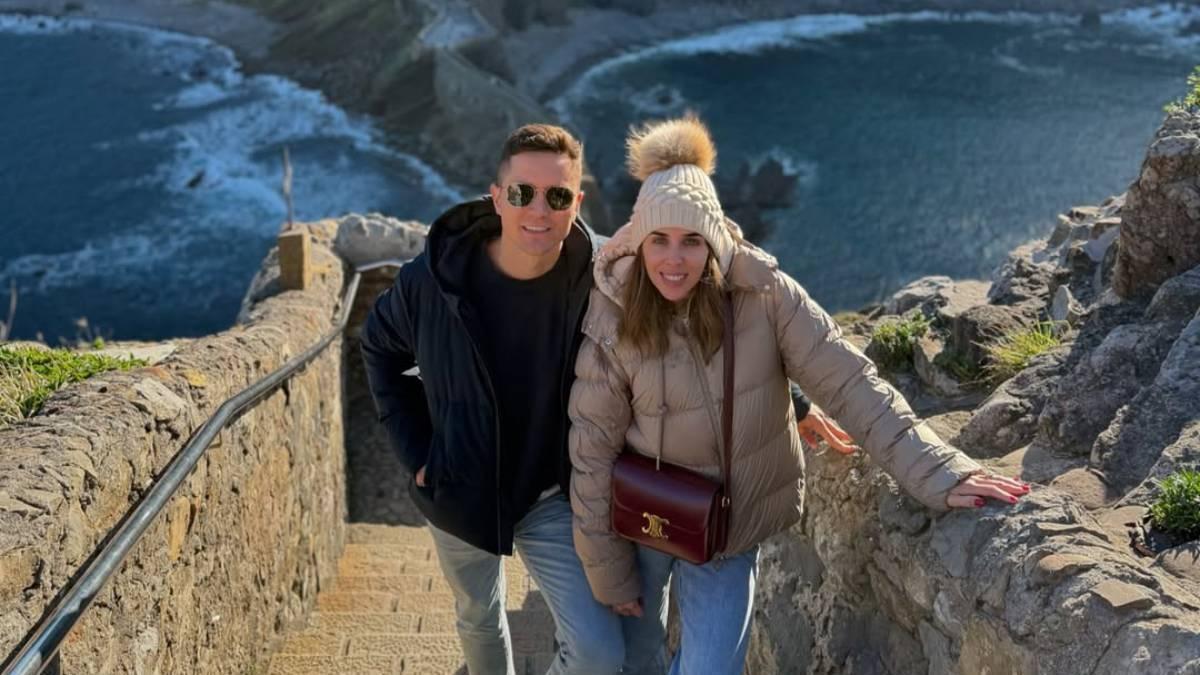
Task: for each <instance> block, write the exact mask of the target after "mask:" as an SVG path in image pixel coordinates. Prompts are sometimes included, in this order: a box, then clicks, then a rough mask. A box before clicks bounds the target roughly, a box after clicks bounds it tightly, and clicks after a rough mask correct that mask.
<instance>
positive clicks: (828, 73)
mask: <svg viewBox="0 0 1200 675" xmlns="http://www.w3.org/2000/svg"><path fill="white" fill-rule="evenodd" d="M1194 14H1195V12H1194V11H1193V10H1188V11H1187V12H1186V13H1185V12H1180V13H1172V12H1165V11H1161V10H1160V11H1157V12H1156V11H1154V10H1140V11H1135V12H1125V13H1121V14H1113V15H1107V16H1105V17H1104V21H1103V23H1102V25H1100V26H1099V27H1095V28H1083V27H1081V26H1080V24H1079V22H1078V21H1077V20H1076V19H1074V18H1066V17H1049V18H1046V17H1037V18H1035V17H1030V16H1023V15H1017V14H1012V15H983V14H968V15H958V16H950V15H942V14H933V13H928V14H918V15H908V16H892V17H881V18H873V19H862V18H859V17H852V16H826V17H811V18H802V19H794V20H789V21H782V22H772V23H763V24H757V25H750V26H744V27H739V28H736V29H732V30H727V31H722V32H720V33H716V34H713V35H708V36H702V37H699V38H694V39H688V40H682V41H679V42H675V43H670V44H667V45H663V46H660V47H657V48H654V49H650V50H646V51H643V52H640V53H633V54H630V55H627V56H625V57H622V58H619V59H617V60H615V61H613V62H610V63H607V64H603V65H601V66H600V67H598V68H596V69H594V70H593V71H592V72H591V73H589V75H588V76H587V77H585V78H583V79H582V80H581V81H580V82H579V83H577V84H576V86H575V87H574V88H573V89H571V90H570V91H568V92H567V93H566V94H565V95H564V96H562V97H561V98H559V99H558V100H557V101H556V106H557V107H558V108H559V109H560V110H561V111H562V112H564V113H565V114H566V115H567V116H568V117H569V118H570V120H571V122H572V123H573V124H574V125H575V126H576V127H578V128H579V129H581V130H582V132H583V134H584V136H585V142H586V143H587V146H588V156H589V159H590V160H591V162H592V169H593V171H594V172H595V173H597V174H598V175H599V176H601V177H610V176H612V175H613V174H614V173H619V172H620V171H621V165H622V163H623V160H624V155H623V153H624V148H623V147H622V144H621V143H620V142H619V141H618V139H620V138H622V135H623V134H624V132H625V130H626V129H627V128H628V126H629V125H630V124H631V123H634V122H641V121H644V120H646V119H652V118H655V117H663V116H668V115H675V114H679V113H681V112H683V111H685V110H688V109H690V110H694V111H697V112H698V113H699V114H700V115H701V117H702V118H703V119H704V120H705V121H706V122H707V123H708V124H709V126H710V128H711V130H712V132H713V136H714V139H715V141H716V144H717V151H718V161H717V164H718V168H717V172H718V174H719V173H720V172H721V171H722V170H725V171H736V170H737V169H738V167H739V165H740V164H742V163H743V162H745V161H749V162H751V163H752V164H758V163H761V162H762V160H763V159H765V158H768V157H773V158H775V159H778V160H779V161H781V162H782V163H783V164H784V165H785V166H787V167H790V169H791V171H792V172H793V173H796V174H798V175H799V176H800V177H801V179H800V181H799V183H798V187H797V189H796V194H795V195H794V199H795V201H794V204H793V205H792V206H791V207H788V208H782V209H776V210H774V211H768V212H766V219H767V220H768V221H769V222H770V223H771V224H772V225H773V226H774V228H773V233H772V234H771V235H769V236H768V237H767V238H766V239H765V240H764V241H761V242H759V243H760V244H762V245H763V246H764V247H765V248H766V249H768V250H769V251H770V252H772V253H773V254H775V255H776V256H777V257H778V258H779V260H780V263H781V266H782V267H783V269H784V270H786V271H787V272H789V273H790V274H792V275H793V276H794V277H796V278H797V279H798V280H799V281H800V282H801V283H802V284H803V285H804V286H805V287H806V288H807V289H808V290H809V292H810V293H812V295H813V296H814V297H815V298H816V299H817V300H818V301H820V302H821V303H822V304H823V305H824V306H825V307H826V308H828V309H830V310H831V311H833V310H841V309H853V308H857V307H860V306H862V305H864V304H866V303H868V302H872V301H876V300H878V299H880V298H883V297H886V295H888V294H890V293H892V292H894V291H895V290H896V289H898V288H899V287H901V286H902V285H904V284H905V283H907V282H908V281H911V280H913V279H915V278H917V277H920V276H924V275H929V274H946V275H950V276H952V277H974V278H986V277H987V276H988V275H989V274H990V273H991V271H992V270H993V269H994V267H995V266H996V264H997V263H998V262H1000V261H1001V260H1002V259H1003V257H1004V256H1005V255H1006V254H1007V253H1008V252H1009V251H1010V250H1011V249H1013V248H1014V247H1016V246H1017V245H1019V244H1020V243H1022V242H1024V241H1027V240H1029V239H1031V238H1034V237H1042V236H1046V235H1047V234H1049V232H1050V230H1051V229H1052V228H1053V226H1054V223H1055V215H1056V214H1057V213H1061V212H1063V211H1065V210H1066V209H1068V208H1070V207H1071V206H1073V205H1079V204H1099V203H1100V202H1101V201H1103V200H1104V199H1105V198H1107V197H1108V196H1110V195H1113V194H1118V193H1121V192H1123V191H1125V189H1126V188H1127V187H1128V185H1129V184H1130V182H1131V181H1132V180H1133V179H1134V178H1135V177H1136V175H1137V173H1138V170H1139V167H1140V165H1141V161H1142V158H1143V157H1144V155H1145V152H1146V148H1147V145H1148V144H1149V141H1150V140H1151V138H1152V137H1153V134H1154V132H1155V130H1156V129H1157V127H1158V125H1159V124H1160V123H1161V121H1162V119H1163V116H1164V115H1163V105H1164V104H1165V103H1167V102H1168V101H1170V100H1172V99H1174V98H1177V97H1179V96H1181V95H1182V93H1183V91H1184V87H1185V80H1186V77H1187V75H1188V73H1189V72H1191V69H1192V67H1193V66H1194V65H1196V64H1198V63H1200V41H1198V40H1200V38H1197V37H1196V36H1192V37H1186V36H1180V35H1179V34H1178V33H1179V32H1180V31H1179V27H1180V26H1184V25H1187V24H1188V23H1189V22H1190V21H1192V20H1194V19H1195V17H1194V16H1193V15H1194ZM602 186H603V187H605V188H606V189H607V188H609V187H611V186H612V181H611V180H609V182H608V183H604V184H602ZM621 215H627V214H621Z"/></svg>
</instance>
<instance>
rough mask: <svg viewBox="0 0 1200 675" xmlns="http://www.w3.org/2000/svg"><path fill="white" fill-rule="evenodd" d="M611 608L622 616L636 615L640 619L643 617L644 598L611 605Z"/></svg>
mask: <svg viewBox="0 0 1200 675" xmlns="http://www.w3.org/2000/svg"><path fill="white" fill-rule="evenodd" d="M608 608H609V609H611V610H612V611H614V612H616V613H617V614H620V615H621V616H636V617H638V618H639V619H640V618H641V617H642V599H641V598H638V599H637V600H632V601H630V602H623V603H621V604H619V605H609V606H608Z"/></svg>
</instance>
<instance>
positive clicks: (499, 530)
mask: <svg viewBox="0 0 1200 675" xmlns="http://www.w3.org/2000/svg"><path fill="white" fill-rule="evenodd" d="M458 320H459V321H461V322H462V324H463V332H465V333H466V334H467V342H470V343H471V349H472V350H474V352H475V358H476V360H478V361H479V367H480V369H481V370H483V381H484V382H486V383H487V386H488V393H489V394H491V395H492V418H493V421H494V425H495V428H496V549H497V550H498V551H499V552H500V554H501V555H503V554H504V524H503V522H502V521H503V518H504V515H503V513H502V511H503V509H501V508H500V446H501V442H500V399H499V397H498V396H496V387H495V385H494V384H492V374H491V372H490V371H488V367H487V361H485V360H484V359H483V352H481V351H479V344H478V343H476V342H475V336H474V335H472V334H471V327H470V326H468V325H467V322H466V321H463V318H462V315H461V314H459V317H458Z"/></svg>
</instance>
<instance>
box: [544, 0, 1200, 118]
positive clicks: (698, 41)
mask: <svg viewBox="0 0 1200 675" xmlns="http://www.w3.org/2000/svg"><path fill="white" fill-rule="evenodd" d="M1101 18H1102V21H1103V23H1104V24H1106V25H1124V26H1128V27H1131V28H1137V29H1139V30H1142V31H1145V32H1151V33H1154V34H1156V35H1158V36H1161V37H1162V38H1163V39H1164V40H1166V41H1168V42H1169V44H1170V45H1171V46H1173V47H1177V48H1184V49H1189V48H1195V47H1196V46H1197V45H1200V35H1192V36H1183V35H1180V34H1179V31H1180V28H1181V27H1183V26H1186V25H1188V24H1189V23H1191V22H1194V21H1200V7H1193V6H1187V7H1183V6H1179V7H1172V6H1170V5H1157V6H1153V7H1144V8H1139V9H1131V10H1123V11H1118V12H1111V13H1108V14H1105V15H1103V16H1102V17H1101ZM928 22H941V23H996V24H1006V25H1040V26H1076V25H1079V17H1078V16H1076V15H1069V14H1063V13H1044V14H1035V13H1031V12H1017V11H1012V12H984V11H967V12H950V11H934V10H925V11H919V12H909V13H891V14H877V15H854V14H813V15H804V16H797V17H793V18H789V19H780V20H771V21H758V22H753V23H748V24H742V25H738V26H732V27H729V28H723V29H720V30H717V31H714V32H711V33H704V34H701V35H696V36H693V37H687V38H682V39H677V40H670V41H667V42H663V43H660V44H657V45H653V46H650V47H645V48H642V49H637V50H634V51H630V52H627V53H625V54H621V55H619V56H616V57H613V58H611V59H608V60H606V61H602V62H600V63H598V64H596V65H595V66H593V67H591V68H590V69H588V70H587V71H586V72H584V73H583V75H581V76H580V77H579V78H578V79H577V80H576V81H575V83H574V84H573V85H572V86H571V87H570V88H569V89H567V90H566V91H565V92H564V93H563V94H562V95H561V96H560V97H558V98H556V99H555V100H553V101H551V103H550V107H551V108H552V109H553V110H555V111H556V112H558V113H561V114H564V116H565V117H566V118H568V119H569V114H568V113H569V109H570V107H571V106H572V105H574V104H575V102H577V101H581V100H586V92H589V91H592V90H594V89H595V87H594V83H595V81H596V79H597V78H599V77H602V76H604V75H606V74H608V73H610V72H612V71H613V70H616V69H619V68H621V67H622V66H625V65H627V64H630V63H634V62H638V61H643V60H647V59H652V58H657V57H662V56H691V55H696V54H704V53H733V54H754V53H758V52H762V51H766V50H769V49H774V48H782V47H795V46H798V45H803V44H805V43H808V42H819V41H821V40H826V39H830V38H835V37H841V36H845V35H851V34H855V33H861V32H864V31H867V30H870V29H873V28H877V27H881V26H886V25H889V24H896V23H928ZM997 60H998V61H999V62H1000V63H1001V65H1004V66H1007V67H1015V68H1018V69H1021V68H1025V69H1026V70H1028V71H1029V72H1032V73H1035V74H1040V75H1052V74H1056V73H1053V72H1049V71H1046V72H1043V71H1041V70H1040V69H1038V68H1029V67H1028V66H1026V65H1025V64H1023V63H1021V62H1020V60H1019V59H1016V60H1014V59H1013V57H1009V58H1007V59H1006V58H1003V57H1001V58H998V59H997Z"/></svg>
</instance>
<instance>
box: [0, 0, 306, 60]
mask: <svg viewBox="0 0 1200 675" xmlns="http://www.w3.org/2000/svg"><path fill="white" fill-rule="evenodd" d="M0 14H17V15H24V16H30V17H48V18H51V19H64V20H86V21H98V22H105V23H108V22H111V23H120V24H128V25H132V26H137V27H140V28H148V29H152V30H166V31H171V32H175V33H182V34H184V35H190V36H193V37H198V38H205V39H208V40H212V41H213V42H216V43H218V44H221V45H223V46H226V47H228V48H229V49H231V50H233V52H234V54H235V55H237V57H238V60H239V61H240V62H241V63H242V65H243V66H248V65H249V64H253V63H256V62H259V61H262V60H263V59H265V58H266V57H267V53H268V50H269V49H270V46H271V44H272V43H273V42H274V41H275V40H276V39H277V38H278V37H280V36H281V34H282V33H283V27H282V26H280V25H279V24H277V23H275V22H274V21H271V20H270V19H267V18H266V17H264V16H262V15H261V14H259V13H257V12H255V11H254V10H252V9H249V8H247V7H243V6H240V5H235V4H232V3H228V2H221V1H220V0H213V1H211V2H195V1H194V0H80V1H77V2H63V1H61V0H60V1H54V0H0ZM278 74H281V75H285V76H287V74H286V73H278Z"/></svg>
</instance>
